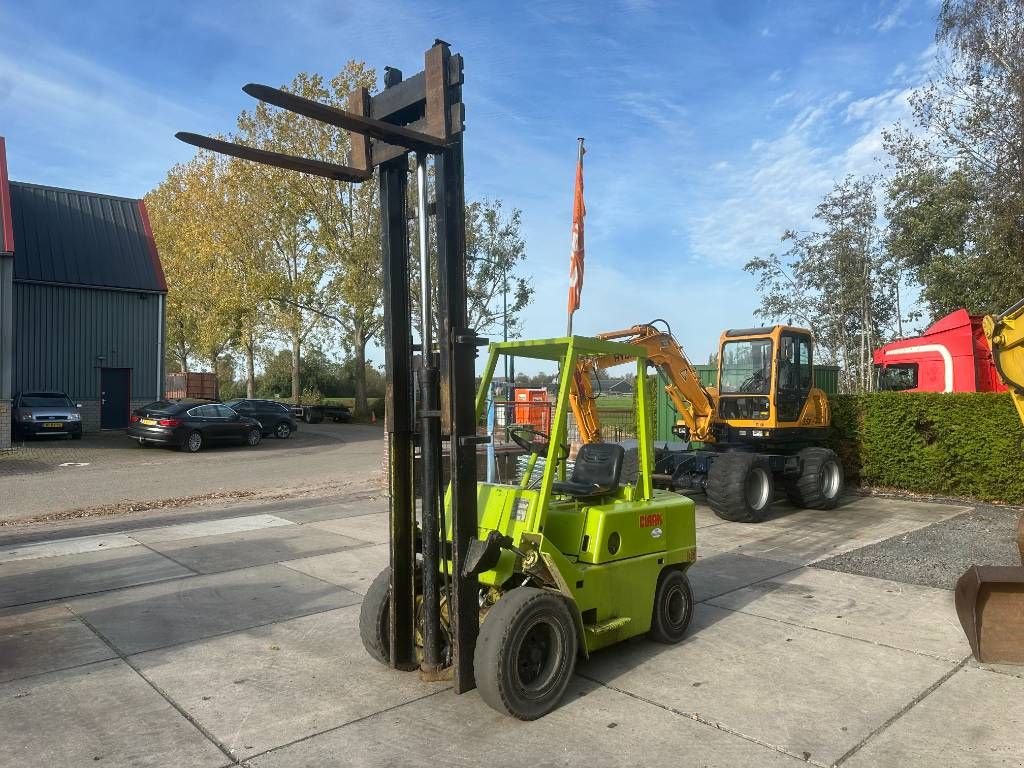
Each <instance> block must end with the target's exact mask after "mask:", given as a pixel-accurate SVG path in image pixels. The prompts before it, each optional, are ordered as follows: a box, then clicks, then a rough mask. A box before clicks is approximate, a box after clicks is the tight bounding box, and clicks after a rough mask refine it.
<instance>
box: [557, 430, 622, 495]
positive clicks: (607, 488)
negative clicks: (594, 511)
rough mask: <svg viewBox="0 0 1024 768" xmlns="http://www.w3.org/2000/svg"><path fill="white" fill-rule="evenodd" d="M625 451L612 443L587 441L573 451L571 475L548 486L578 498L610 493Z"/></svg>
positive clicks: (617, 476)
mask: <svg viewBox="0 0 1024 768" xmlns="http://www.w3.org/2000/svg"><path fill="white" fill-rule="evenodd" d="M625 453H626V451H625V450H624V449H623V447H622V446H621V445H616V444H615V443H587V444H586V445H584V446H583V447H581V448H580V452H579V453H578V454H576V463H575V464H574V465H573V468H572V478H571V479H569V480H556V481H555V482H554V483H553V484H552V486H551V487H552V489H553V490H554V492H555V493H564V494H566V495H568V496H573V497H575V498H577V499H580V498H586V497H590V496H601V495H604V494H606V493H612V492H614V491H615V490H617V489H618V487H619V476H620V475H621V474H622V458H623V456H624V455H625Z"/></svg>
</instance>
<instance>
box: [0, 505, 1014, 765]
mask: <svg viewBox="0 0 1024 768" xmlns="http://www.w3.org/2000/svg"><path fill="white" fill-rule="evenodd" d="M965 511H967V510H966V508H962V507H956V506H950V505H941V504H925V503H912V502H891V503H890V502H888V501H886V500H880V499H855V500H853V501H852V502H851V503H849V504H847V505H845V506H844V507H842V508H841V509H839V510H836V511H834V512H813V511H794V510H792V509H789V508H787V507H782V506H780V507H779V508H778V510H777V513H776V514H775V515H773V518H772V519H771V520H769V521H768V522H766V523H763V524H761V525H751V526H745V525H738V524H732V523H723V522H722V521H720V520H718V518H716V517H714V516H713V515H712V514H711V513H710V512H709V511H708V510H707V509H705V508H703V507H701V508H700V509H699V512H698V524H699V526H700V529H699V531H698V547H699V549H700V554H701V557H700V559H699V560H698V562H697V564H696V565H695V566H694V567H693V569H692V570H691V578H692V581H693V584H694V590H695V592H696V594H697V597H698V599H699V600H701V602H700V603H699V604H698V605H697V608H696V612H695V618H694V623H693V625H692V628H691V631H690V634H689V636H688V638H687V639H686V640H685V641H684V642H683V643H681V644H679V645H677V646H671V647H666V646H661V645H656V644H653V643H649V642H647V641H646V640H636V641H632V642H629V643H626V644H624V645H622V646H620V647H617V648H612V649H609V650H607V651H603V652H601V653H598V654H595V655H594V656H593V657H592V658H591V659H590V660H589V661H586V662H581V663H580V664H579V665H578V667H577V675H576V678H575V680H574V681H573V684H572V686H571V688H570V691H569V693H568V694H567V695H566V697H565V699H564V701H563V703H562V705H561V706H560V707H559V708H558V709H557V710H556V711H555V712H554V713H552V714H551V715H549V716H547V717H546V718H544V719H543V720H541V721H538V722H535V723H519V722H515V721H511V720H509V719H506V718H504V717H502V716H500V715H498V714H497V713H495V712H493V711H491V710H490V709H489V708H487V707H486V706H484V705H483V704H482V703H481V701H480V699H479V697H478V696H477V695H476V694H475V693H472V692H471V693H468V694H466V695H463V696H455V695H454V694H453V693H452V692H451V690H450V688H449V686H448V685H447V684H426V683H422V682H420V681H419V679H418V676H416V675H410V674H403V673H397V672H392V671H390V670H388V669H386V668H384V667H382V666H380V665H377V664H375V663H373V662H371V661H370V660H369V658H368V657H367V656H366V654H365V653H364V651H363V649H362V647H361V645H360V642H359V638H358V627H357V622H358V612H359V602H360V601H361V599H362V595H363V593H364V592H365V590H366V587H367V586H368V584H369V581H370V580H371V579H372V578H373V576H374V575H376V573H377V572H379V570H380V569H381V568H382V567H383V566H384V565H385V564H386V563H387V559H388V552H387V545H386V543H385V542H386V540H387V524H386V514H385V501H384V500H383V499H380V498H370V497H362V496H358V495H353V496H349V497H346V498H338V499H332V500H319V501H310V502H308V503H307V504H302V503H297V502H291V503H287V504H284V503H282V504H279V505H276V506H275V505H264V506H263V507H260V508H259V509H252V510H244V509H236V510H230V509H228V510H224V511H223V512H222V513H221V514H220V515H216V516H214V515H206V516H205V517H204V518H202V519H198V518H196V517H188V516H182V517H181V518H180V519H164V520H161V521H159V524H149V525H146V524H144V522H143V521H138V520H136V521H131V522H130V524H129V523H128V522H125V521H122V527H121V528H120V529H118V528H117V527H116V526H117V523H116V522H115V521H108V522H106V523H104V525H103V526H102V530H100V529H98V528H97V527H96V526H91V527H88V528H81V527H79V528H62V529H59V530H58V531H57V532H56V533H55V534H54V535H51V536H42V535H39V534H38V531H37V532H36V534H35V535H32V536H29V537H26V536H24V535H19V536H17V537H15V536H12V535H8V536H0V606H3V607H0V724H3V731H4V737H3V743H4V746H5V749H4V750H3V751H0V767H4V766H19V767H20V766H25V765H47V766H56V767H60V766H81V765H86V764H88V765H108V766H111V765H112V766H120V765H130V766H135V765H141V766H148V765H153V766H158V765H159V766H166V765H175V766H186V765H188V766H211V768H212V767H215V766H228V765H246V766H252V767H253V768H256V767H258V768H283V767H284V766H321V765H354V766H419V765H428V764H432V765H466V766H479V765H488V766H494V767H495V768H497V767H498V766H516V767H517V768H519V767H521V766H522V765H524V764H529V765H537V766H562V765H564V766H570V765H583V764H586V765H589V766H597V767H602V766H637V765H644V766H691V765H692V766H705V765H707V766H723V768H725V767H729V768H731V767H733V766H786V765H792V766H797V765H800V764H807V763H810V764H813V765H819V766H829V765H851V766H888V765H892V766H908V765H909V766H937V765H970V766H1021V765H1024V738H1022V737H1021V734H1022V733H1024V677H1021V676H1018V675H1017V673H1018V672H1019V670H1015V669H1013V668H1002V669H999V668H990V667H989V668H986V667H983V666H981V665H978V664H975V663H973V662H971V661H969V660H968V654H969V649H968V647H967V642H966V640H965V638H964V637H963V634H962V632H961V631H960V628H959V624H958V622H957V620H956V616H955V613H954V611H953V604H952V594H951V593H950V592H949V591H947V590H943V589H937V588H934V587H928V586H920V585H913V584H906V583H901V582H897V581H891V580H885V579H878V578H872V577H870V576H865V575H857V574H850V573H844V572H842V571H835V570H824V569H820V568H816V567H814V563H815V562H816V561H818V560H820V559H822V558H828V557H831V556H834V555H836V554H838V553H843V552H850V551H855V550H857V549H859V548H861V547H865V546H869V545H872V544H875V543H877V542H879V541H882V540H884V539H887V538H889V537H891V536H897V535H904V534H906V533H908V532H912V531H915V530H919V529H922V528H924V527H925V526H928V525H929V524H931V523H935V522H939V521H942V520H945V519H948V518H951V517H954V516H956V515H958V514H961V513H963V512H965ZM78 533H83V534H84V535H76V534H78Z"/></svg>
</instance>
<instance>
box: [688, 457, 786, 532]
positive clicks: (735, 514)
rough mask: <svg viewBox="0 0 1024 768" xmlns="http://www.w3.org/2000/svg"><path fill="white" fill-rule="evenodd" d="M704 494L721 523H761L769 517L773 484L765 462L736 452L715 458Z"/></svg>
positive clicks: (773, 492) (760, 458) (773, 489)
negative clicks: (726, 521) (722, 521)
mask: <svg viewBox="0 0 1024 768" xmlns="http://www.w3.org/2000/svg"><path fill="white" fill-rule="evenodd" d="M704 490H705V493H706V494H707V497H708V503H709V504H710V505H711V509H713V510H714V512H715V514H716V515H718V516H719V517H720V518H722V519H723V520H728V521H730V522H733V523H760V522H761V521H762V520H764V518H765V516H766V515H767V514H768V508H769V507H770V506H771V503H772V498H773V496H774V495H775V483H774V478H773V477H772V470H771V468H770V467H769V466H768V462H767V460H765V459H764V458H763V457H762V456H759V455H757V454H756V453H742V452H739V451H737V452H735V453H723V454H722V455H720V456H716V457H715V460H714V461H713V462H712V464H711V469H710V470H708V481H707V487H706V488H705V489H704Z"/></svg>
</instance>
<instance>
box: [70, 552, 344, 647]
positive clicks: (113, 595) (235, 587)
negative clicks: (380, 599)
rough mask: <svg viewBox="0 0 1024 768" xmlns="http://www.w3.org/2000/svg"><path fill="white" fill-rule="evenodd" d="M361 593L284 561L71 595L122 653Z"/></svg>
mask: <svg viewBox="0 0 1024 768" xmlns="http://www.w3.org/2000/svg"><path fill="white" fill-rule="evenodd" d="M359 600H360V597H359V595H357V594H355V593H354V592H350V591H348V590H347V589H343V588H341V587H337V586H334V585H333V584H326V583H324V582H322V581H320V580H318V579H314V578H312V577H310V576H306V575H304V574H301V573H297V572H296V571H293V570H291V569H289V568H284V567H282V566H279V565H268V566H261V567H258V568H246V569H243V570H238V571H230V572H228V573H220V574H213V575H210V576H194V577H192V578H190V579H180V580H177V581H172V582H165V583H161V584H153V585H149V586H144V587H135V588H134V589H124V590H119V591H117V592H107V593H104V594H102V595H96V596H93V597H87V598H80V599H77V600H75V601H73V602H71V604H70V605H71V608H72V610H74V612H75V613H76V614H77V615H80V616H82V617H83V618H85V620H86V621H88V622H89V624H91V625H92V626H93V627H95V628H96V629H97V631H99V632H100V633H101V634H102V635H103V636H104V637H105V638H107V639H108V640H109V641H110V642H111V643H113V644H114V645H115V646H116V647H117V648H119V649H120V650H121V651H122V652H123V653H126V654H129V653H138V652H140V651H146V650H152V649H154V648H162V647H164V646H168V645H176V644H178V643H186V642H190V641H193V640H199V639H202V638H206V637H211V636H213V635H219V634H224V633H226V632H236V631H238V630H242V629H248V628H250V627H254V626H257V625H259V624H267V623H270V622H274V621H283V620H286V619H292V618H295V617H296V616H304V615H307V614H311V613H319V612H321V611H327V610H331V609H333V608H340V607H342V606H345V605H352V604H353V603H357V602H359Z"/></svg>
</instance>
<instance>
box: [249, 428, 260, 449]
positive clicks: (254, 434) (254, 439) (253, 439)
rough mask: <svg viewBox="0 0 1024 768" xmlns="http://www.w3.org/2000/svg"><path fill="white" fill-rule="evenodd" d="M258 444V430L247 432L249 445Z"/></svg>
mask: <svg viewBox="0 0 1024 768" xmlns="http://www.w3.org/2000/svg"><path fill="white" fill-rule="evenodd" d="M259 442H260V431H259V430H258V429H250V430H249V445H258V444H259Z"/></svg>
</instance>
